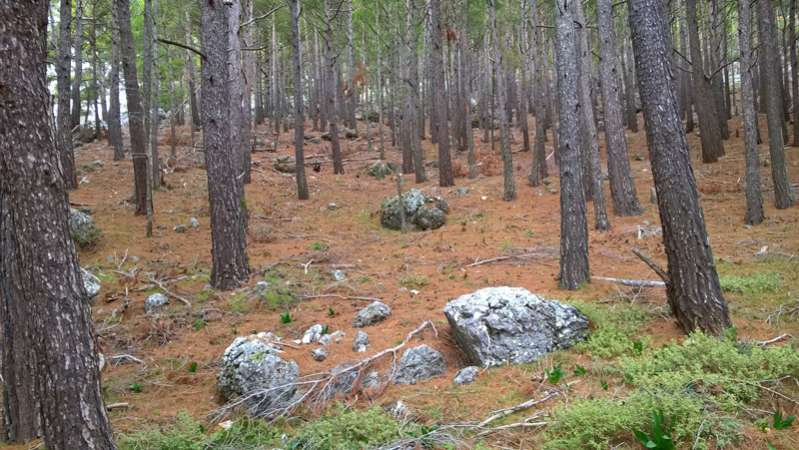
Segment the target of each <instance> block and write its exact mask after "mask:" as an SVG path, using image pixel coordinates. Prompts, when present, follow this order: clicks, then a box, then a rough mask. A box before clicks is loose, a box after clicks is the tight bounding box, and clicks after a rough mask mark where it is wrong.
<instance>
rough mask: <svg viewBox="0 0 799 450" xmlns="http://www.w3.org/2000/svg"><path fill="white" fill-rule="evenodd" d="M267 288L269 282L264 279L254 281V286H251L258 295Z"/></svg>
mask: <svg viewBox="0 0 799 450" xmlns="http://www.w3.org/2000/svg"><path fill="white" fill-rule="evenodd" d="M268 289H269V282H268V281H264V280H261V281H259V282H257V283H255V286H254V287H253V291H254V292H255V293H256V294H258V295H260V294H263V293H264V292H266V291H267V290H268Z"/></svg>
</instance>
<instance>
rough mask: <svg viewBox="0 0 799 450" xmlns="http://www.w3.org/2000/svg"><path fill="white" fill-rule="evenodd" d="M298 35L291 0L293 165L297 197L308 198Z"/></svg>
mask: <svg viewBox="0 0 799 450" xmlns="http://www.w3.org/2000/svg"><path fill="white" fill-rule="evenodd" d="M300 41H301V37H300V0H291V48H292V51H293V54H292V60H293V62H294V163H295V164H294V165H295V167H296V169H295V177H296V180H297V198H299V199H300V200H308V199H309V198H310V194H309V193H308V182H307V181H306V180H305V153H304V152H303V148H302V145H303V142H304V141H305V113H304V112H303V103H302V67H301V66H302V53H301V51H302V50H301V49H302V47H301V45H302V43H301V42H300Z"/></svg>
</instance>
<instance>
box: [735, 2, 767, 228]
mask: <svg viewBox="0 0 799 450" xmlns="http://www.w3.org/2000/svg"><path fill="white" fill-rule="evenodd" d="M738 40H739V48H740V53H741V56H740V64H741V108H742V110H743V119H742V120H743V126H744V146H745V147H744V151H745V154H746V158H745V160H746V172H745V173H746V189H745V190H746V216H744V222H746V223H747V224H749V225H756V224H759V223H761V222H763V218H764V215H763V194H761V192H760V157H759V156H758V149H757V131H755V126H756V123H755V115H756V112H755V99H754V95H755V93H754V85H753V83H752V71H753V70H754V69H753V64H754V58H753V57H752V8H751V6H750V4H749V0H738Z"/></svg>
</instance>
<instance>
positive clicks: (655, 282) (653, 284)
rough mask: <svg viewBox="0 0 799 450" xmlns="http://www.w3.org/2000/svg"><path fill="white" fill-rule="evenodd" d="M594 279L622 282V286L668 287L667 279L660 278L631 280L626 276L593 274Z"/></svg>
mask: <svg viewBox="0 0 799 450" xmlns="http://www.w3.org/2000/svg"><path fill="white" fill-rule="evenodd" d="M591 279H592V280H599V281H607V282H610V283H616V284H621V285H622V286H630V287H666V282H665V281H658V280H630V279H626V278H613V277H599V276H592V277H591Z"/></svg>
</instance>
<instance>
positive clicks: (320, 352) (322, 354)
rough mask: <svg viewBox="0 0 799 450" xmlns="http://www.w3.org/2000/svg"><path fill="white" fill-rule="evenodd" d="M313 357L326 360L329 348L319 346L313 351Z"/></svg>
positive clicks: (317, 359) (316, 359)
mask: <svg viewBox="0 0 799 450" xmlns="http://www.w3.org/2000/svg"><path fill="white" fill-rule="evenodd" d="M311 357H312V358H313V359H314V360H315V361H324V360H325V359H326V358H327V350H325V348H324V347H319V348H316V349H313V350H312V351H311Z"/></svg>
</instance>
